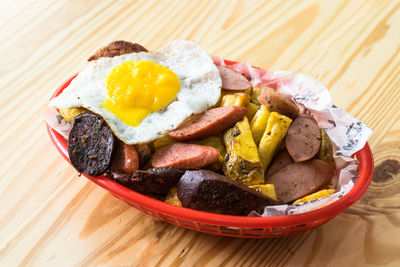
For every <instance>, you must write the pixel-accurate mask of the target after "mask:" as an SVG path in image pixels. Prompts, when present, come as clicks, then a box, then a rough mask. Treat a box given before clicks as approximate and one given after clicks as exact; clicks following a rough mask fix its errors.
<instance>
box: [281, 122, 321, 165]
mask: <svg viewBox="0 0 400 267" xmlns="http://www.w3.org/2000/svg"><path fill="white" fill-rule="evenodd" d="M285 142H286V148H287V150H288V152H289V154H290V156H291V157H292V158H293V160H294V161H295V162H301V161H306V160H309V159H311V158H312V157H314V156H315V155H316V154H317V153H318V151H319V147H320V145H321V133H320V131H319V127H318V124H317V122H316V121H315V119H314V118H312V117H310V116H308V115H305V114H303V115H300V116H298V117H297V118H296V119H295V120H294V121H293V122H292V124H291V125H290V127H289V130H288V133H287V135H286V140H285Z"/></svg>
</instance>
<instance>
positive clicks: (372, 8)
mask: <svg viewBox="0 0 400 267" xmlns="http://www.w3.org/2000/svg"><path fill="white" fill-rule="evenodd" d="M0 3H1V4H0V33H1V34H0V59H1V60H0V75H1V79H0V85H1V86H0V90H1V91H0V94H1V96H0V103H1V104H0V116H1V124H0V125H1V131H0V149H1V150H0V152H1V153H0V166H1V168H0V203H1V204H0V207H1V208H0V265H1V266H15V265H18V264H21V265H35V266H72V265H76V266H87V265H100V266H127V265H134V266H139V265H140V266H153V265H161V266H168V265H170V266H178V265H182V266H191V265H196V266H203V265H208V266H216V265H227V266H234V265H254V266H262V265H270V266H282V265H290V266H292V265H293V266H295V265H305V266H324V265H329V266H364V265H391V266H399V265H400V206H399V201H400V34H399V33H400V8H399V6H400V3H399V2H398V1H378V0H376V1H362V0H359V1H347V0H340V1H329V0H327V1H311V0H310V1H259V0H255V1H247V0H246V1H244V0H243V1H228V0H226V1H217V0H215V1H189V0H185V1H82V0H72V1H66V0H60V1H51V0H42V1H37V0H19V1H15V0H7V1H1V2H0ZM120 39H122V40H129V41H135V42H138V43H140V44H142V45H144V46H145V47H147V48H148V49H150V50H154V49H157V48H159V47H161V46H164V45H166V44H168V43H169V42H171V41H172V40H175V39H189V40H196V41H198V42H199V43H200V44H201V45H202V47H203V48H204V49H205V50H206V51H208V52H209V53H210V54H213V55H219V56H222V57H224V58H227V59H233V60H237V61H243V62H249V63H251V64H252V65H255V66H260V67H262V68H265V69H272V70H292V71H297V72H302V73H305V74H308V75H310V76H312V77H315V78H317V79H319V80H321V81H322V82H323V83H324V84H325V85H326V86H327V87H328V88H329V89H330V92H331V94H332V97H333V100H334V103H335V104H336V105H337V106H340V107H343V108H345V109H347V111H349V112H350V113H351V114H352V115H354V116H355V117H357V118H359V119H360V120H362V121H363V122H365V123H366V124H367V125H368V126H369V127H370V128H372V129H373V130H374V134H373V136H372V137H371V138H370V141H369V143H370V145H371V147H372V150H373V154H374V157H375V168H376V169H375V175H374V178H373V182H372V184H371V186H370V188H369V189H368V191H367V193H366V194H365V195H364V196H363V197H362V198H361V200H360V201H358V202H357V203H356V204H355V205H353V206H352V207H351V208H349V209H348V210H346V211H345V212H343V213H341V214H340V215H339V216H337V217H336V218H334V219H333V220H331V221H330V222H329V223H327V224H325V225H323V226H321V227H319V228H317V229H315V230H312V231H309V232H306V233H304V234H299V235H296V236H290V237H285V238H279V239H270V240H246V239H233V238H223V237H217V236H212V235H207V234H201V233H197V232H193V231H189V230H184V229H181V228H178V227H175V226H173V225H170V224H167V223H163V222H157V221H154V220H152V219H151V218H150V217H149V216H147V215H145V214H143V213H141V212H139V211H138V210H136V209H134V208H131V207H129V206H128V205H127V204H125V203H124V202H122V201H120V200H118V199H116V198H114V197H113V196H112V195H110V194H109V193H107V192H106V191H105V190H103V189H101V188H100V187H97V186H96V185H94V184H93V183H91V182H89V181H88V180H87V179H86V178H84V177H78V175H77V172H76V171H75V170H74V169H73V168H72V167H70V166H69V165H68V164H67V163H66V162H65V160H64V159H63V158H62V157H61V156H60V155H59V154H58V152H57V151H56V149H55V147H54V146H53V145H52V144H51V142H50V140H49V138H48V136H47V133H46V131H45V124H44V122H43V113H44V111H45V108H46V104H47V102H48V99H49V97H50V95H51V94H52V92H53V91H54V90H55V89H56V87H57V86H58V85H59V84H60V83H62V82H63V81H64V80H65V79H67V78H68V77H70V76H71V75H72V74H73V73H76V72H77V71H79V70H80V69H82V68H83V67H84V65H85V62H86V59H87V58H88V56H89V55H91V54H92V53H93V52H94V51H95V50H96V49H97V48H99V47H101V46H103V45H105V44H107V43H109V42H110V41H113V40H120Z"/></svg>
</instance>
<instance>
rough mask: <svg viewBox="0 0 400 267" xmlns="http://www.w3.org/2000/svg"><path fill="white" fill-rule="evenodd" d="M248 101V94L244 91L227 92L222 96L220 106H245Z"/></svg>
mask: <svg viewBox="0 0 400 267" xmlns="http://www.w3.org/2000/svg"><path fill="white" fill-rule="evenodd" d="M249 103H250V95H248V94H246V93H236V94H228V95H224V96H223V97H222V101H221V107H226V106H239V107H247V105H248V104H249Z"/></svg>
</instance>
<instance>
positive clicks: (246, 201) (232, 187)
mask: <svg viewBox="0 0 400 267" xmlns="http://www.w3.org/2000/svg"><path fill="white" fill-rule="evenodd" d="M177 192H178V198H179V200H180V201H181V202H182V206H183V207H185V208H190V209H195V210H200V211H207V212H215V213H221V214H229V215H242V216H246V215H248V214H249V213H250V212H251V211H253V210H255V211H257V212H259V213H262V212H263V210H264V207H265V206H267V205H274V204H276V202H275V201H274V200H272V199H270V198H268V197H266V196H264V195H262V194H260V193H258V192H256V191H255V190H252V189H250V188H248V187H247V186H245V185H243V184H241V183H239V182H236V181H234V180H232V179H229V178H227V177H225V176H223V175H220V174H217V173H215V172H212V171H207V170H196V171H186V172H185V174H184V175H183V176H182V177H181V179H180V180H179V182H178V185H177Z"/></svg>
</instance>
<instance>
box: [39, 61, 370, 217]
mask: <svg viewBox="0 0 400 267" xmlns="http://www.w3.org/2000/svg"><path fill="white" fill-rule="evenodd" d="M213 59H214V63H215V64H216V65H225V63H224V60H223V59H222V58H219V57H213ZM227 67H229V68H231V69H233V70H235V71H237V72H240V73H242V74H244V75H245V76H247V77H248V78H249V79H251V83H252V85H253V86H254V87H262V86H268V87H271V88H273V89H275V90H277V91H278V92H280V93H282V94H284V95H286V96H288V97H290V98H291V99H292V100H294V101H295V103H296V104H297V105H298V106H299V108H300V110H301V111H302V112H306V113H309V114H312V116H314V118H315V119H316V120H317V122H318V125H319V127H320V128H324V129H325V130H326V132H327V134H328V135H329V137H330V138H331V140H332V143H333V149H334V157H335V161H336V166H337V168H336V172H335V175H334V177H333V178H332V184H333V185H334V186H335V188H336V189H337V192H336V193H334V194H332V195H330V196H328V197H325V198H319V199H315V200H311V201H308V202H305V203H300V204H295V205H279V206H267V207H266V208H265V210H264V213H263V214H261V216H265V217H267V216H278V215H290V214H298V213H302V212H307V211H310V210H314V209H317V208H320V207H323V206H325V205H328V204H330V203H332V202H334V201H336V200H338V199H339V198H341V197H343V196H344V195H345V194H346V193H348V192H349V191H350V190H351V188H353V186H354V183H355V182H356V181H357V177H358V173H357V167H358V161H357V160H355V159H353V158H350V156H351V155H353V154H354V153H356V152H357V151H359V150H361V149H362V148H363V147H364V145H365V144H366V142H367V140H368V138H369V136H370V135H371V134H372V131H371V130H370V129H369V128H368V127H367V126H366V125H365V124H364V123H362V122H361V121H359V120H357V119H355V118H354V117H353V116H351V115H350V114H349V113H347V112H346V111H345V110H343V109H341V108H338V107H336V106H334V105H333V103H332V99H331V96H330V94H329V91H328V89H327V88H326V87H325V86H324V85H323V84H322V83H321V82H319V81H317V80H315V79H313V78H311V77H309V76H307V75H304V74H299V73H294V72H290V71H266V70H261V69H258V68H254V67H252V66H250V65H249V64H246V63H236V64H233V65H227ZM44 120H45V121H46V122H47V124H48V125H49V126H50V127H51V128H53V129H54V130H55V131H57V132H58V133H60V134H61V135H62V136H64V138H66V139H67V137H68V133H69V131H70V124H69V123H68V122H66V121H65V120H64V119H63V118H62V117H61V116H60V114H59V113H58V112H57V110H55V109H53V108H48V109H47V110H46V113H45V114H44Z"/></svg>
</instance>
